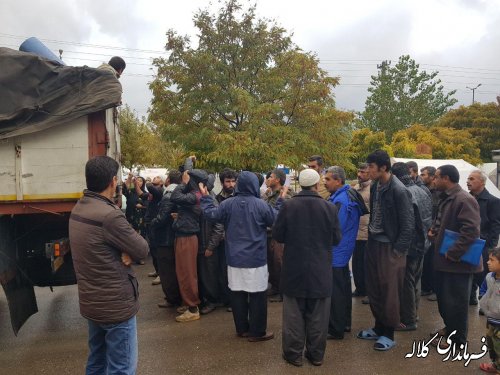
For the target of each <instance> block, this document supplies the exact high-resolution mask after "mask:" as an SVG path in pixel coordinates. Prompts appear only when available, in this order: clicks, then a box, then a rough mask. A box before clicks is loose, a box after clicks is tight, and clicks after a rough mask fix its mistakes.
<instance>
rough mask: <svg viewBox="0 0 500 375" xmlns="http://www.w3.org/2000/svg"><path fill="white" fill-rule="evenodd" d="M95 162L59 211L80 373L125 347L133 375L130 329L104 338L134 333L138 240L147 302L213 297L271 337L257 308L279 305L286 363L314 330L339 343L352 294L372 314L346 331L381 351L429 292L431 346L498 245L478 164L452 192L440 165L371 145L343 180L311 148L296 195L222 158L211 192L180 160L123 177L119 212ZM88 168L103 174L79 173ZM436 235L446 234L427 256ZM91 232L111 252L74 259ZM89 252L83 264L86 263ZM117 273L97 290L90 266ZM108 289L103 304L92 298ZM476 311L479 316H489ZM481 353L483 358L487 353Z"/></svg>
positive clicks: (463, 332) (414, 322)
mask: <svg viewBox="0 0 500 375" xmlns="http://www.w3.org/2000/svg"><path fill="white" fill-rule="evenodd" d="M108 159H109V158H108ZM108 159H103V158H95V159H92V160H90V161H89V163H88V164H87V169H86V177H87V186H88V190H87V191H86V192H85V195H84V198H82V200H81V201H80V202H79V203H78V204H77V206H76V207H75V209H74V211H73V213H72V216H71V221H70V223H71V224H70V225H71V226H70V240H71V246H72V249H73V254H74V256H73V259H74V264H75V269H76V272H77V277H78V286H79V292H80V306H81V312H82V315H83V316H84V317H85V318H87V319H88V320H89V346H90V350H91V352H90V355H89V362H88V368H87V370H88V373H99V372H98V371H94V372H92V371H91V369H92V368H94V369H96V368H97V369H98V370H102V368H103V367H102V366H104V365H103V364H102V363H106V358H108V360H107V366H108V367H107V368H108V371H109V369H110V366H114V365H116V362H117V360H116V358H117V356H118V354H119V355H122V356H125V357H127V358H132V359H130V360H129V361H132V362H131V363H128V364H126V365H124V366H125V367H127V366H128V368H130V369H131V370H130V372H127V373H134V371H135V367H134V366H135V364H136V361H137V344H136V343H137V339H136V336H135V346H134V345H132V348H131V349H130V350H135V354H133V353H124V352H123V349H121V350H122V352H121V353H117V352H118V350H117V349H113V348H116V346H117V345H118V343H117V341H119V339H120V338H119V335H116V336H115V338H114V339H113V340H114V341H113V340H112V339H108V336H107V335H106V332H107V331H109V330H110V329H114V326H121V325H123V324H124V322H125V323H127V324H128V326H127V327H129V328H127V329H126V332H128V333H127V334H128V335H129V336H132V335H136V334H135V330H136V328H135V314H136V312H137V290H136V285H137V282H136V280H135V275H134V273H133V270H132V268H130V263H131V262H132V261H140V260H141V259H143V258H144V257H145V254H146V252H147V250H146V249H147V247H148V246H149V250H150V254H151V255H152V257H153V264H154V268H155V271H154V272H152V273H151V276H154V277H158V278H159V280H158V282H159V283H160V284H161V286H162V291H163V294H164V298H165V299H164V301H162V302H161V303H160V304H159V305H158V306H159V307H160V308H174V309H176V310H177V312H178V315H177V317H176V321H178V322H181V323H186V322H190V321H194V320H198V319H200V315H203V314H209V313H211V312H212V311H214V310H215V309H216V308H219V307H223V308H225V309H227V310H228V311H232V314H233V318H234V324H235V331H236V335H237V337H239V338H242V339H246V340H248V341H250V342H259V341H265V340H270V339H272V338H274V334H273V332H270V331H269V330H268V329H267V303H268V301H271V302H282V303H283V330H282V331H283V333H282V349H283V358H284V360H285V361H287V362H288V363H290V364H292V365H295V366H302V364H303V357H304V356H305V357H306V359H307V360H309V362H311V363H312V364H313V365H315V366H320V365H321V364H322V363H323V358H324V354H325V348H326V342H327V340H328V339H332V340H341V339H343V338H344V334H345V332H350V331H351V326H352V324H351V315H352V298H353V297H360V298H364V299H363V302H364V303H367V304H369V305H370V308H371V312H372V314H373V318H374V324H373V326H372V327H369V328H366V329H363V330H361V331H360V332H358V333H357V337H358V338H359V339H362V340H373V342H374V343H373V348H374V349H375V350H378V351H386V350H390V349H391V348H393V347H394V346H395V345H396V341H395V332H396V331H411V330H416V329H417V328H418V319H419V317H418V308H419V300H420V298H421V294H422V295H423V294H424V293H425V294H426V295H428V296H431V297H432V294H433V293H435V296H436V300H437V305H438V309H439V313H440V315H441V317H442V319H443V328H442V329H440V330H439V331H438V332H437V333H438V336H437V337H436V339H435V340H434V341H433V342H432V344H433V345H438V344H439V338H440V337H446V338H449V339H450V340H451V341H446V340H444V341H441V344H440V345H441V347H442V348H444V347H445V346H446V345H449V342H452V344H454V345H460V344H465V343H466V340H467V327H468V325H467V321H468V311H469V310H468V306H469V304H477V299H478V298H481V296H482V295H491V294H492V293H491V291H490V294H487V293H488V292H487V289H486V287H485V285H483V283H484V281H485V278H486V275H487V273H488V265H487V262H488V259H489V252H490V251H492V250H493V249H494V248H495V247H497V245H498V238H499V235H500V200H499V199H498V198H495V197H494V196H492V195H491V194H489V193H488V191H487V190H486V188H485V184H486V180H487V177H486V175H485V174H484V173H483V172H481V171H479V170H476V171H473V172H472V173H471V174H470V175H469V176H468V179H467V186H468V188H469V192H466V191H465V190H463V189H462V188H461V187H460V185H459V184H458V182H459V178H460V176H459V172H458V170H457V169H456V168H455V167H454V166H453V165H443V166H441V167H439V168H437V169H435V168H433V167H424V168H422V169H421V170H420V171H419V170H418V166H417V165H416V163H414V162H409V163H395V164H391V160H390V157H389V155H388V154H387V153H386V152H385V151H382V150H377V151H374V152H373V153H371V154H370V155H369V156H368V158H367V160H366V163H363V164H360V165H359V166H358V171H357V177H358V181H357V184H355V185H353V186H351V185H349V184H348V183H347V176H346V172H345V170H344V168H342V167H341V166H332V167H329V168H326V169H325V166H324V162H323V159H322V158H321V157H320V156H312V157H311V158H309V160H308V167H309V168H306V169H304V170H302V171H301V172H300V173H299V177H298V184H299V185H300V189H297V191H296V192H293V191H291V189H289V187H288V186H286V185H287V184H286V174H285V172H284V171H283V170H282V169H274V170H272V171H271V172H269V173H268V174H267V175H266V176H265V178H264V176H263V175H261V174H260V173H254V172H249V171H239V172H237V171H234V170H231V169H224V170H222V171H220V172H219V174H218V177H219V179H220V184H221V187H222V189H221V191H220V192H219V193H218V194H215V193H214V191H213V189H214V185H215V178H216V176H215V175H214V174H211V173H207V172H206V171H204V170H201V169H196V168H195V163H196V158H195V157H194V156H191V157H189V158H187V160H186V162H185V164H184V165H183V166H182V167H181V168H179V170H171V171H169V173H168V176H167V178H166V180H165V181H162V180H161V178H159V177H158V178H155V179H153V181H152V183H144V182H145V181H142V183H139V182H138V181H139V177H132V176H129V179H128V181H126V182H125V188H127V186H128V188H129V189H130V188H132V186H133V190H135V193H134V194H136V197H135V198H140V200H141V202H140V203H138V200H137V199H136V200H134V199H135V198H132V200H130V199H129V201H128V202H127V203H128V204H131V205H133V206H132V208H129V206H127V210H128V211H127V212H128V213H127V215H123V214H121V211H120V210H119V209H118V208H117V207H116V205H114V204H113V197H114V196H115V194H116V191H117V189H116V186H117V181H116V172H117V168H118V167H117V165H115V164H113V163H111V162H110V161H109V160H108ZM115 168H116V170H115ZM103 171H105V173H103ZM419 172H420V174H419ZM99 173H100V174H99ZM113 173H114V174H113ZM98 176H100V177H98ZM114 176H115V177H114ZM99 178H101V179H102V180H103V181H99V183H97V182H95V181H97V180H98V179H99ZM143 185H145V187H146V188H144V186H143ZM262 186H264V189H262V188H261V187H262ZM127 194H130V192H127ZM144 202H147V204H146V206H147V207H146V208H145V210H146V211H145V214H144V220H143V222H144V230H140V229H138V228H137V227H135V226H134V228H135V229H136V230H135V231H134V229H132V226H131V225H128V224H127V222H126V218H128V219H129V220H130V222H131V224H133V225H135V224H134V217H135V216H134V214H133V211H134V210H135V209H136V208H140V209H144V204H143V203H144ZM137 204H139V205H140V206H141V207H137ZM126 226H127V227H126ZM125 227H126V228H125ZM448 231H452V232H455V233H456V236H457V238H456V240H455V241H454V242H453V243H452V244H451V245H450V246H449V248H447V249H446V251H445V252H444V253H443V252H442V244H443V242H444V240H445V237H446V236H447V235H448V233H449V232H448ZM90 233H91V234H92V236H93V237H92V238H93V239H91V238H90V237H89V235H90ZM143 237H144V238H143ZM478 238H481V239H483V240H484V241H485V243H486V244H485V246H484V248H483V250H482V261H481V262H480V263H479V264H471V263H467V262H464V261H462V260H461V258H462V257H463V256H464V254H466V253H467V252H468V251H469V248H470V246H471V244H472V243H473V242H474V241H476V240H477V239H478ZM146 239H147V243H146ZM89 242H92V244H90V243H89ZM95 242H97V243H99V246H100V247H101V248H107V249H108V250H109V251H110V254H111V255H108V257H112V258H113V257H114V258H113V259H114V263H113V262H111V264H110V259H99V260H96V259H97V258H93V257H92V256H91V255H89V251H90V250H89V248H92V250H91V251H90V253H93V252H94V250H93V249H94V247H93V246H94V245H95ZM85 250H86V251H85ZM99 256H101V255H99ZM101 260H102V262H104V263H103V265H102V266H99V267H100V269H99V270H95V269H91V267H90V266H91V265H92V264H95V262H96V261H101ZM490 260H491V259H490ZM350 262H352V276H353V279H354V285H355V290H354V291H352V289H351V272H350V268H349V263H350ZM109 267H111V268H109ZM117 269H118V270H119V271H118V274H117V275H116V280H115V281H116V283H111V286H112V287H113V288H111V289H112V290H111V291H109V290H108V291H106V296H104V294H103V291H102V287H99V285H100V284H99V280H100V277H101V276H102V275H103V274H104V273H106V278H107V279H108V280H109V275H108V274H107V273H108V272H109V273H117ZM490 269H491V266H490ZM499 274H500V271H499ZM101 281H102V280H101ZM420 285H421V288H420ZM120 286H121V287H124V288H122V289H121V290H119V289H120ZM481 286H482V288H481ZM114 287H116V288H114ZM478 288H480V290H479V295H478ZM421 289H422V293H421ZM109 296H112V297H110V298H108V297H109ZM105 297H106V299H104V298H105ZM488 298H490V297H488ZM117 299H119V300H120V301H119V302H117V303H116V306H115V304H114V302H108V301H115V300H117ZM104 301H106V302H104ZM488 306H491V305H488ZM498 310H500V307H498V308H497V310H496V311H495V309H493V313H491V311H492V309H491V308H488V310H487V311H488V313H489V314H493V315H495V314H500V312H499V311H498ZM104 316H106V318H104ZM490 318H492V319H493V320H491V321H490ZM488 319H489V320H488V322H489V324H493V326H494V324H495V322H496V320H498V321H499V322H500V315H498V316H496V315H495V316H488ZM495 319H496V320H495ZM131 320H133V324H132V323H131ZM499 326H500V325H499ZM497 332H498V330H497ZM452 333H453V334H452ZM431 335H432V336H434V335H435V333H431ZM110 336H111V335H110ZM127 337H128V336H127ZM99 340H100V341H99ZM130 340H132V341H133V339H132V338H130ZM133 342H134V341H133ZM496 342H497V344H495V345H497V346H498V338H497V341H496ZM490 346H493V344H492V345H490ZM106 348H107V350H108V351H110V352H111V354H109V353H107V352H106ZM134 348H135V349H134ZM103 353H104V354H103ZM491 353H493V354H492V360H493V363H497V362H495V361H498V353H497V354H496V356H497V357H495V350H494V349H493V350H491V349H490V354H491ZM110 358H111V359H110ZM134 358H135V359H134ZM103 361H104V362H103ZM134 361H135V362H134ZM97 363H99V364H100V365H99V366H101V367H97ZM134 363H135V364H134ZM497 364H498V363H497ZM89 369H90V370H89ZM494 369H495V368H494Z"/></svg>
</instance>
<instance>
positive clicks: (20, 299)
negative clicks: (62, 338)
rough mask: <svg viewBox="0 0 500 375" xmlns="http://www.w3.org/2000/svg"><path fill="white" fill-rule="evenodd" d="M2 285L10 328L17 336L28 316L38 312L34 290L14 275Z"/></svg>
mask: <svg viewBox="0 0 500 375" xmlns="http://www.w3.org/2000/svg"><path fill="white" fill-rule="evenodd" d="M2 286H3V290H4V292H5V295H6V296H7V302H8V303H9V310H10V322H11V324H12V329H13V331H14V334H15V335H16V336H17V333H18V332H19V330H20V329H21V327H22V326H23V324H24V323H25V322H26V321H27V320H28V318H29V317H30V316H31V315H33V314H35V313H37V312H38V305H37V303H36V296H35V290H34V289H33V285H30V284H29V283H28V282H26V281H24V282H20V280H19V277H15V278H14V279H12V280H10V281H9V282H8V283H7V284H5V285H2Z"/></svg>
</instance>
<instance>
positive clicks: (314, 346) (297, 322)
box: [282, 295, 331, 361]
mask: <svg viewBox="0 0 500 375" xmlns="http://www.w3.org/2000/svg"><path fill="white" fill-rule="evenodd" d="M330 303H331V302H330V297H327V298H297V297H289V296H287V295H284V296H283V334H282V346H283V354H285V356H286V357H287V358H288V359H291V360H299V359H302V354H303V352H304V343H305V348H306V350H307V352H308V353H309V355H310V356H311V358H312V359H313V360H314V361H322V360H323V357H324V355H325V349H326V336H327V330H328V318H329V312H330Z"/></svg>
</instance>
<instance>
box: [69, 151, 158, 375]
mask: <svg viewBox="0 0 500 375" xmlns="http://www.w3.org/2000/svg"><path fill="white" fill-rule="evenodd" d="M118 168H119V165H118V163H117V162H116V161H115V160H113V159H112V158H110V157H107V156H97V157H95V158H92V159H90V160H89V161H88V162H87V164H86V166H85V178H86V181H87V190H85V191H84V195H83V198H82V199H80V201H79V202H78V203H77V204H76V206H75V207H74V208H73V211H72V212H71V217H70V221H69V239H70V244H71V252H72V256H73V265H74V267H75V272H76V278H77V281H78V295H79V300H80V313H81V314H82V316H83V317H84V318H86V319H87V320H88V325H89V349H90V353H89V357H88V361H87V369H86V374H87V375H88V374H118V373H119V374H135V371H136V368H137V351H138V350H137V324H136V318H135V315H136V314H137V311H138V310H139V301H138V297H139V289H138V284H137V280H136V277H135V273H134V270H133V269H132V268H131V267H130V264H131V262H132V260H135V261H138V260H140V259H143V258H145V257H146V256H147V254H148V250H149V249H148V244H147V242H146V240H145V239H144V238H142V237H141V236H140V235H139V234H137V233H136V231H135V230H134V229H133V228H132V227H131V226H130V224H129V223H128V222H127V219H126V218H125V215H124V214H123V212H122V211H121V210H120V209H119V208H118V207H117V206H116V205H115V204H114V203H113V200H112V199H113V196H114V194H115V190H116V185H117V183H118V178H117V173H118Z"/></svg>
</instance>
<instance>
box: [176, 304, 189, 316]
mask: <svg viewBox="0 0 500 375" xmlns="http://www.w3.org/2000/svg"><path fill="white" fill-rule="evenodd" d="M187 309H188V307H187V306H186V305H183V306H179V307H178V308H177V309H176V311H177V312H178V313H179V314H183V313H184V312H185V311H186V310H187Z"/></svg>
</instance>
